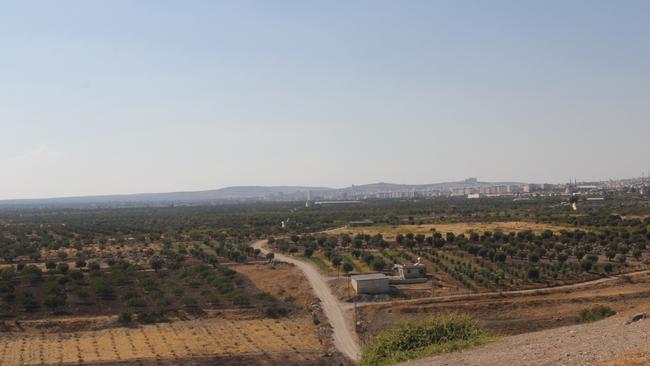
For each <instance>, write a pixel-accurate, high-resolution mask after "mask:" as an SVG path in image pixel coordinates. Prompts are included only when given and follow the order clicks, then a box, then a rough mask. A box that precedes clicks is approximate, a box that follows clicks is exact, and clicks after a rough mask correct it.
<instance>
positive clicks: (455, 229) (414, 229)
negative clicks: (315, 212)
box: [328, 221, 576, 240]
mask: <svg viewBox="0 0 650 366" xmlns="http://www.w3.org/2000/svg"><path fill="white" fill-rule="evenodd" d="M433 229H435V230H436V231H438V232H441V233H448V232H451V233H454V234H456V235H459V234H465V233H468V232H470V231H477V232H483V231H497V230H500V231H503V232H511V231H523V230H532V231H533V232H535V233H536V234H539V233H541V232H543V231H544V230H551V231H554V232H558V231H560V230H575V229H576V228H575V227H572V226H568V225H552V224H538V223H534V222H526V221H507V222H490V223H481V222H477V223H453V224H426V225H397V226H391V225H378V226H369V227H344V228H338V229H334V230H330V231H328V234H331V235H336V234H358V233H363V234H369V235H375V234H382V235H383V236H384V239H386V240H395V236H396V235H397V234H406V233H414V234H430V233H431V231H432V230H433Z"/></svg>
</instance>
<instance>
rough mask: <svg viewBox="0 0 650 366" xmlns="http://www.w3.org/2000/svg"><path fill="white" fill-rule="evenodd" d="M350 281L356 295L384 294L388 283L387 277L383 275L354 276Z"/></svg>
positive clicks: (387, 288)
mask: <svg viewBox="0 0 650 366" xmlns="http://www.w3.org/2000/svg"><path fill="white" fill-rule="evenodd" d="M350 281H351V282H352V288H354V291H356V292H357V294H385V293H387V292H388V290H389V283H390V279H389V278H388V276H386V275H385V274H383V273H372V274H363V275H354V276H351V277H350Z"/></svg>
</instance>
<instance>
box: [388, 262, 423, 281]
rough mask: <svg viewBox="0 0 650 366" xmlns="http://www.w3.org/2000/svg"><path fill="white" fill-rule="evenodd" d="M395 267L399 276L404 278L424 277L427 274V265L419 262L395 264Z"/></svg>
mask: <svg viewBox="0 0 650 366" xmlns="http://www.w3.org/2000/svg"><path fill="white" fill-rule="evenodd" d="M395 269H396V272H397V275H398V276H399V278H401V279H403V280H406V279H410V278H425V277H426V276H427V267H425V266H424V265H423V264H421V263H414V264H404V265H402V264H396V265H395Z"/></svg>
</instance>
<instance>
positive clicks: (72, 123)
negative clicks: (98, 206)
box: [0, 0, 650, 199]
mask: <svg viewBox="0 0 650 366" xmlns="http://www.w3.org/2000/svg"><path fill="white" fill-rule="evenodd" d="M648 19H650V2H648V1H634V0H630V1H624V2H615V1H599V0H593V1H592V0H589V1H587V0H582V1H578V0H573V1H565V0H562V1H560V0H556V1H553V0H551V1H539V2H528V1H458V0H454V1H407V2H403V1H402V2H397V1H382V0H373V1H370V0H368V1H353V2H345V3H343V2H332V1H320V2H317V1H310V2H304V1H246V2H240V1H232V2H229V3H226V2H217V1H207V0H206V1H178V2H160V1H154V0H143V1H130V0H129V1H127V0H110V1H108V0H105V1H101V0H100V1H82V0H77V1H67V0H61V1H30V0H28V1H16V2H8V3H6V4H3V5H2V8H1V10H0V47H1V50H2V52H1V54H2V57H0V199H18V198H36V197H60V196H84V195H98V194H128V193H139V192H142V193H144V192H174V191H199V190H211V189H216V188H221V187H228V186H252V185H255V186H287V185H291V186H327V187H347V186H350V185H352V184H365V183H369V182H378V181H386V182H397V183H408V184H426V183H430V182H444V181H458V180H462V179H464V178H466V177H469V176H477V177H479V178H480V179H481V180H482V181H518V182H540V183H541V182H549V183H560V182H566V181H568V180H569V179H570V178H577V179H579V180H585V181H587V180H601V179H608V178H622V177H633V176H640V175H641V173H642V172H648V171H650V161H649V160H648V156H650V145H648V143H647V139H648V136H650V42H648V40H649V39H650V22H648Z"/></svg>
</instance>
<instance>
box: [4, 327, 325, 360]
mask: <svg viewBox="0 0 650 366" xmlns="http://www.w3.org/2000/svg"><path fill="white" fill-rule="evenodd" d="M310 324H311V319H309V318H308V317H307V319H305V317H304V316H303V317H301V318H297V319H282V320H275V319H250V320H230V319H218V318H214V319H197V320H191V321H178V322H172V323H160V324H153V325H145V326H140V327H137V328H126V327H120V328H109V329H103V330H96V331H80V332H69V333H63V332H61V333H51V332H45V331H42V332H38V331H28V332H25V333H21V334H16V333H4V334H2V335H1V336H0V364H1V365H6V366H9V365H38V364H61V363H64V364H65V363H87V364H94V363H101V362H108V361H130V362H136V360H148V359H149V360H166V361H172V362H173V361H174V360H176V359H181V360H182V359H187V358H191V357H205V356H238V355H242V356H243V355H251V354H258V355H259V356H264V355H266V354H273V355H275V356H276V357H279V356H280V355H282V356H283V357H285V358H287V359H291V360H301V361H310V360H313V359H315V358H318V357H319V356H320V353H322V352H323V348H322V345H321V343H320V341H319V339H318V337H317V330H316V329H315V328H316V327H315V326H314V325H310Z"/></svg>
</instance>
